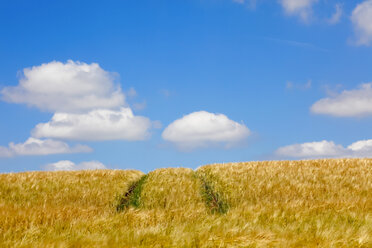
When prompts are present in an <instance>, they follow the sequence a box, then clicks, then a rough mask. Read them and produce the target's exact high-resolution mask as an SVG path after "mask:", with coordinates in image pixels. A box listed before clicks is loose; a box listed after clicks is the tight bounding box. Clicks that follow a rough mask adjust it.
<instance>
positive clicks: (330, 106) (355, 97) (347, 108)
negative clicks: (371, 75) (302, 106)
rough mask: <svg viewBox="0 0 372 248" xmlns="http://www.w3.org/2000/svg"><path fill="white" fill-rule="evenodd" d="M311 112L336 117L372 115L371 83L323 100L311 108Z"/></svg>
mask: <svg viewBox="0 0 372 248" xmlns="http://www.w3.org/2000/svg"><path fill="white" fill-rule="evenodd" d="M311 111H312V112H313V113H316V114H325V115H332V116H337V117H357V116H367V115H372V83H367V84H362V85H360V86H359V87H358V88H357V89H355V90H345V91H343V92H342V93H340V94H337V95H334V96H331V97H327V98H323V99H321V100H319V101H317V102H316V103H314V104H313V105H312V106H311Z"/></svg>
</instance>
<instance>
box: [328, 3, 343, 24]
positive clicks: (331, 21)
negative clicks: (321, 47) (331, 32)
mask: <svg viewBox="0 0 372 248" xmlns="http://www.w3.org/2000/svg"><path fill="white" fill-rule="evenodd" d="M342 13H343V10H342V4H340V3H338V4H336V5H335V12H334V13H333V15H332V16H331V18H329V19H328V23H329V24H336V23H339V22H340V20H341V17H342Z"/></svg>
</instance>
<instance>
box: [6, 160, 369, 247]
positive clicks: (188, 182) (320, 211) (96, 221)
mask: <svg viewBox="0 0 372 248" xmlns="http://www.w3.org/2000/svg"><path fill="white" fill-rule="evenodd" d="M141 176H143V173H141V172H138V171H109V170H104V171H81V172H32V173H17V174H2V175H0V233H1V236H0V247H372V195H371V194H372V160H369V159H335V160H312V161H276V162H250V163H230V164H216V165H208V166H203V167H200V168H199V169H198V170H196V171H193V170H191V169H185V168H170V169H158V170H155V171H153V172H150V173H149V174H148V176H147V178H146V180H145V182H144V184H143V187H142V192H141V194H140V199H139V200H140V205H139V207H138V208H135V207H129V208H126V209H124V210H123V211H122V212H116V205H115V204H117V203H118V202H119V199H118V196H119V195H123V194H124V193H125V191H126V190H127V189H128V187H129V185H132V184H133V182H135V181H137V180H139V179H140V178H141ZM203 180H204V181H205V182H207V183H208V184H209V185H210V186H211V187H212V189H213V191H214V192H216V194H218V195H219V196H220V197H221V200H222V201H225V202H226V203H227V204H228V205H229V209H228V212H227V213H225V214H220V213H214V214H212V213H211V211H210V209H208V208H209V207H208V205H207V204H206V202H205V200H206V199H205V198H204V197H203V194H204V193H205V192H204V193H203V189H204V188H203Z"/></svg>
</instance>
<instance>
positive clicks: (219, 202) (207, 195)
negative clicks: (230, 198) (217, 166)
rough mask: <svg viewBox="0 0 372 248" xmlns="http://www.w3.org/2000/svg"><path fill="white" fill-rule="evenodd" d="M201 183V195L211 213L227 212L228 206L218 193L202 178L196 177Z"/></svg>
mask: <svg viewBox="0 0 372 248" xmlns="http://www.w3.org/2000/svg"><path fill="white" fill-rule="evenodd" d="M196 176H197V177H198V178H199V179H200V181H201V182H202V189H201V194H202V196H203V199H204V200H205V202H206V204H207V206H208V208H209V209H210V211H211V213H213V214H215V213H218V214H225V213H227V211H229V204H228V203H227V202H225V201H224V200H223V198H222V196H221V194H220V193H219V192H217V191H216V190H215V189H214V188H213V186H212V184H211V183H209V182H208V181H207V180H205V178H204V177H202V176H200V175H196Z"/></svg>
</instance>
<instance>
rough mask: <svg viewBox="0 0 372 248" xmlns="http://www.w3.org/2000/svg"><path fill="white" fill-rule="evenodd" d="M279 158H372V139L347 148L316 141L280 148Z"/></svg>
mask: <svg viewBox="0 0 372 248" xmlns="http://www.w3.org/2000/svg"><path fill="white" fill-rule="evenodd" d="M275 154H276V155H277V156H279V157H289V158H302V159H304V158H306V159H309V158H342V157H371V156H372V139H369V140H359V141H356V142H353V143H352V144H351V145H349V146H347V147H343V146H342V145H338V144H335V143H334V142H333V141H327V140H323V141H316V142H307V143H302V144H294V145H288V146H284V147H280V148H279V149H277V150H276V151H275Z"/></svg>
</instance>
